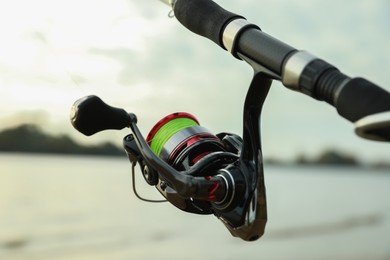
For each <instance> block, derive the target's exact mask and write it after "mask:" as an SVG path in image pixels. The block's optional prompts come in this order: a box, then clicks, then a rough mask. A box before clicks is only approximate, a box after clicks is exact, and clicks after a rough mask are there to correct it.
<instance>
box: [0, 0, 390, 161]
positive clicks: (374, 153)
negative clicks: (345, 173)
mask: <svg viewBox="0 0 390 260" xmlns="http://www.w3.org/2000/svg"><path fill="white" fill-rule="evenodd" d="M216 2H217V3H218V4H220V5H221V6H223V7H224V8H225V9H227V10H230V11H232V12H235V13H238V14H241V15H243V16H244V17H246V18H247V19H248V20H249V21H250V22H251V23H254V24H257V25H258V26H260V27H261V28H262V30H263V31H264V32H266V33H268V34H270V35H272V36H273V37H275V38H277V39H279V40H281V41H283V42H285V43H287V44H289V45H291V46H293V47H294V48H296V49H299V50H307V51H309V52H310V53H312V54H314V55H315V56H317V57H319V58H322V59H324V60H326V61H327V62H329V63H331V64H333V65H335V66H336V67H338V68H339V69H340V70H341V71H342V72H343V73H345V74H347V75H348V76H350V77H357V76H359V77H364V78H366V79H368V80H371V81H372V82H375V83H376V84H378V85H380V86H381V87H383V88H385V89H387V90H388V91H390V84H389V80H390V76H389V73H388V71H389V69H388V68H390V34H389V27H390V2H389V1H387V0H377V1H367V0H344V1H339V0H328V1H319V0H295V1H293V0H288V1H287V0H262V1H258V0H241V1H234V0H224V1H223V0H219V1H216ZM169 11H170V8H169V7H168V6H166V5H164V4H163V3H161V2H160V1H158V0H144V1H132V0H116V1H111V0H83V1H80V0H77V1H76V0H68V1H53V0H35V1H28V0H14V1H2V2H0V31H1V39H0V130H1V129H5V128H8V127H13V126H16V125H19V124H22V123H37V124H39V125H40V126H41V127H42V128H43V130H45V131H48V132H50V133H53V134H69V135H71V136H72V137H74V138H75V139H76V140H78V141H80V142H83V143H87V144H94V143H97V142H101V141H112V142H114V143H117V144H119V145H120V144H121V142H122V141H121V139H122V137H123V136H124V135H126V134H127V133H128V130H127V129H125V130H122V131H106V132H102V133H99V134H96V135H95V136H92V137H84V136H82V135H81V134H79V133H78V132H76V130H74V129H73V128H72V126H71V124H70V120H69V113H70V108H71V106H72V104H73V102H74V101H75V100H77V99H78V98H81V97H83V96H86V95H90V94H94V95H98V96H99V97H101V98H102V99H103V100H104V101H105V102H107V103H108V104H110V105H112V106H115V107H121V108H124V109H125V110H126V111H128V112H133V113H135V114H136V115H137V117H138V126H139V127H140V129H141V131H142V132H143V133H144V135H145V136H146V135H147V133H148V131H149V130H150V129H151V128H152V126H153V125H154V124H155V123H156V122H157V121H158V120H159V119H161V118H162V117H164V116H165V115H167V114H169V113H172V112H176V111H186V112H189V113H192V114H194V115H195V116H196V117H197V118H198V120H199V121H200V124H201V125H203V126H205V127H206V128H208V129H209V130H211V131H212V132H214V133H219V132H233V133H237V134H239V135H241V133H242V109H243V103H244V99H245V94H246V91H247V89H248V86H249V83H250V81H251V77H252V74H253V73H252V69H251V67H250V66H249V65H247V64H246V63H245V62H243V61H239V60H237V59H235V58H234V57H232V56H231V55H230V54H229V53H228V52H226V51H224V50H222V49H221V48H220V47H219V46H217V45H215V44H214V43H213V42H211V41H210V40H208V39H205V38H203V37H200V36H198V35H195V34H193V33H191V32H189V31H188V30H187V29H185V28H184V27H183V26H182V25H181V24H180V23H179V22H178V21H177V20H176V19H175V18H169V17H168V14H169ZM261 122H262V125H261V129H262V142H263V143H262V145H263V154H264V157H266V158H267V157H268V158H280V159H282V160H291V159H294V158H296V157H297V156H298V155H301V154H303V155H305V156H307V157H309V158H314V157H316V156H318V155H319V154H320V153H321V152H322V151H324V150H326V149H330V148H336V149H338V150H340V151H342V152H345V153H348V154H351V155H353V156H355V157H357V158H359V159H361V160H362V161H367V162H376V161H390V144H389V143H380V142H373V141H367V140H363V139H361V138H359V137H357V136H356V135H355V134H354V132H353V125H352V124H351V123H350V122H348V121H346V120H345V119H343V118H341V117H340V116H339V115H338V114H337V112H336V110H335V109H334V108H333V107H331V106H329V105H328V104H326V103H324V102H319V101H316V100H313V99H311V98H309V97H307V96H305V95H302V94H300V93H296V92H293V91H291V90H289V89H287V88H285V87H284V86H283V85H281V84H280V83H279V82H274V83H273V85H272V87H271V90H270V93H269V95H268V97H267V100H266V102H265V104H264V109H263V113H262V118H261Z"/></svg>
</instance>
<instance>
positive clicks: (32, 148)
mask: <svg viewBox="0 0 390 260" xmlns="http://www.w3.org/2000/svg"><path fill="white" fill-rule="evenodd" d="M0 152H24V153H54V154H86V155H104V156H123V155H124V150H123V149H122V148H120V147H118V146H116V145H114V144H112V143H109V142H106V143H102V144H99V145H95V146H86V145H81V144H78V143H76V142H75V141H74V140H72V139H71V138H70V137H69V136H67V135H59V136H51V135H48V134H46V133H44V132H43V131H42V130H41V128H40V127H38V126H37V125H34V124H24V125H20V126H18V127H15V128H10V129H6V130H3V131H1V132H0ZM265 161H266V163H268V164H285V163H283V162H281V161H279V160H278V159H270V158H268V159H266V160H265ZM292 163H293V164H296V165H300V166H304V165H339V166H359V165H360V162H359V161H358V160H357V159H356V158H354V157H353V156H351V155H348V154H345V153H341V152H339V151H336V150H332V149H330V150H326V151H324V152H322V153H321V154H320V155H319V156H318V157H316V158H314V159H308V158H307V157H306V156H305V155H298V156H297V158H296V159H295V161H293V162H292ZM289 164H291V163H289ZM371 166H374V167H377V168H386V169H387V168H390V162H379V163H375V164H373V165H371Z"/></svg>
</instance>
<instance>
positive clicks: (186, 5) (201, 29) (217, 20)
mask: <svg viewBox="0 0 390 260" xmlns="http://www.w3.org/2000/svg"><path fill="white" fill-rule="evenodd" d="M174 12H175V16H176V18H177V20H179V22H180V23H181V24H183V25H184V26H185V27H187V29H189V30H190V31H192V32H194V33H196V34H199V35H201V36H204V37H206V38H208V39H210V40H212V41H213V42H215V43H216V44H218V45H219V46H221V47H222V48H224V46H223V43H222V34H223V31H224V29H225V26H226V25H227V24H228V23H229V22H230V21H232V20H234V19H237V18H243V17H242V16H240V15H237V14H234V13H231V12H229V11H226V10H225V9H223V8H222V7H220V6H219V5H218V4H216V3H214V2H213V1H211V0H177V1H176V3H175V6H174Z"/></svg>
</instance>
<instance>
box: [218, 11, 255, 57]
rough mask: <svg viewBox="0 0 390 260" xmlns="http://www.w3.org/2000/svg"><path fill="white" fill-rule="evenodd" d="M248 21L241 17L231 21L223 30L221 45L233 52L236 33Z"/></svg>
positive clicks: (247, 23)
mask: <svg viewBox="0 0 390 260" xmlns="http://www.w3.org/2000/svg"><path fill="white" fill-rule="evenodd" d="M249 24H250V23H249V22H248V21H247V20H245V19H242V18H238V19H235V20H233V21H231V22H230V23H229V24H228V25H227V26H226V27H225V30H224V31H223V35H222V43H223V46H224V47H225V48H226V49H227V50H228V51H229V52H230V53H232V54H233V50H234V42H235V39H236V36H237V34H238V33H239V32H240V31H241V29H242V28H244V27H245V26H247V25H249Z"/></svg>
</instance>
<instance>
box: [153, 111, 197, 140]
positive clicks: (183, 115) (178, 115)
mask: <svg viewBox="0 0 390 260" xmlns="http://www.w3.org/2000/svg"><path fill="white" fill-rule="evenodd" d="M177 118H188V119H192V120H194V121H195V122H196V123H197V124H198V125H199V121H198V119H196V117H195V116H193V115H191V114H190V113H187V112H176V113H172V114H170V115H167V116H165V117H163V118H162V119H161V120H160V121H158V122H157V123H156V124H155V125H154V126H153V128H152V129H151V130H150V132H149V134H148V136H147V137H146V142H147V143H148V144H150V142H151V141H152V139H153V137H154V136H155V134H156V133H157V132H158V130H160V128H161V127H163V126H164V125H165V124H166V123H168V122H169V121H172V120H174V119H177Z"/></svg>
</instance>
